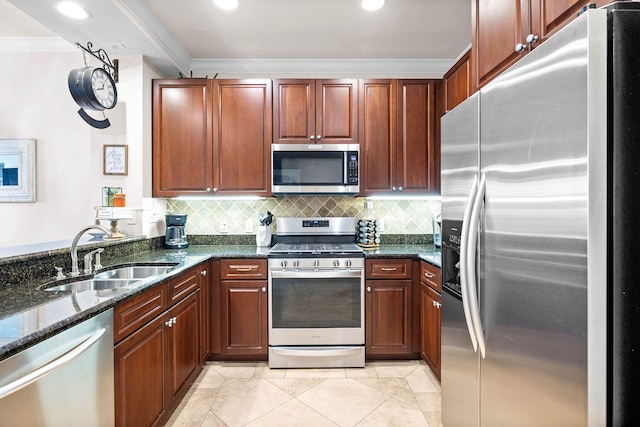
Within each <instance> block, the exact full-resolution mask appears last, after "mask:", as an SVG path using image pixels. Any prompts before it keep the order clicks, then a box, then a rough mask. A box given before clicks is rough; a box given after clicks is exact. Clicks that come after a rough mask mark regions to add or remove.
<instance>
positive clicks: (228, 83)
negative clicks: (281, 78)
mask: <svg viewBox="0 0 640 427" xmlns="http://www.w3.org/2000/svg"><path fill="white" fill-rule="evenodd" d="M214 105H215V111H216V114H215V118H214V129H215V132H214V157H215V158H216V159H217V162H216V163H215V167H216V170H215V172H214V173H215V180H214V181H215V182H214V188H215V190H214V191H215V192H217V193H224V194H246V193H249V194H252V195H260V196H268V195H270V193H271V179H270V177H271V138H272V130H271V126H272V123H271V110H272V109H271V81H270V80H215V81H214Z"/></svg>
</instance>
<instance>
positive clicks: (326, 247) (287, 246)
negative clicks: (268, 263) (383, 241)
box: [269, 243, 363, 254]
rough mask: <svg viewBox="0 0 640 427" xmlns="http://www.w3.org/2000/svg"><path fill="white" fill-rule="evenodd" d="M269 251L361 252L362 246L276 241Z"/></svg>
mask: <svg viewBox="0 0 640 427" xmlns="http://www.w3.org/2000/svg"><path fill="white" fill-rule="evenodd" d="M269 253H274V254H345V253H349V254H359V253H363V251H362V248H361V247H359V246H358V245H356V244H355V243H276V245H275V246H274V247H273V248H271V250H270V251H269Z"/></svg>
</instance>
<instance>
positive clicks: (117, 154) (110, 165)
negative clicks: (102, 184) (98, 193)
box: [103, 145, 129, 175]
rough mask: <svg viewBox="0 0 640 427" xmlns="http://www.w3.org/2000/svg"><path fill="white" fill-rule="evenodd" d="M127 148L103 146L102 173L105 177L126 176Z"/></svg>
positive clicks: (124, 146)
mask: <svg viewBox="0 0 640 427" xmlns="http://www.w3.org/2000/svg"><path fill="white" fill-rule="evenodd" d="M128 148H129V147H128V146H127V145H105V146H104V171H103V173H104V174H105V175H127V174H128V168H127V163H128Z"/></svg>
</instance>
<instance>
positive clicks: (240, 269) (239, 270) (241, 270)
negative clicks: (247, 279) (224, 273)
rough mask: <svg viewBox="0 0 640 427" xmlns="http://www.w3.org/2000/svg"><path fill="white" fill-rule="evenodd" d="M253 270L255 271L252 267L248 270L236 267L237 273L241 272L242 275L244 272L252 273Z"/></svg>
mask: <svg viewBox="0 0 640 427" xmlns="http://www.w3.org/2000/svg"><path fill="white" fill-rule="evenodd" d="M252 270H253V268H251V267H247V268H242V267H236V271H237V272H241V273H244V272H247V271H252Z"/></svg>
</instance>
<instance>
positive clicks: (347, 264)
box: [344, 259, 351, 267]
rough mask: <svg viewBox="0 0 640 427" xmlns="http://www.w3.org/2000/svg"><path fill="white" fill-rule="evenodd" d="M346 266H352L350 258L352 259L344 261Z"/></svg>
mask: <svg viewBox="0 0 640 427" xmlns="http://www.w3.org/2000/svg"><path fill="white" fill-rule="evenodd" d="M344 266H345V267H351V260H350V259H348V260H346V261H345V262H344Z"/></svg>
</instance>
